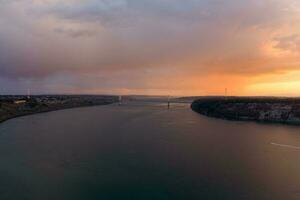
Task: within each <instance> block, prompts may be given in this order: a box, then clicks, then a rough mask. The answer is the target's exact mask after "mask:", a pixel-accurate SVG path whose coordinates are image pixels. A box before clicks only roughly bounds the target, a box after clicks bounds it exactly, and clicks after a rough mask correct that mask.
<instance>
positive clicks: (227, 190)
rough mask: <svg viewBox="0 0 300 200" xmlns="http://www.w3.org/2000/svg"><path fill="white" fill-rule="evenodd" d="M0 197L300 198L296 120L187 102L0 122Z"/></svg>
mask: <svg viewBox="0 0 300 200" xmlns="http://www.w3.org/2000/svg"><path fill="white" fill-rule="evenodd" d="M0 199H1V200H15V199H16V200H23V199H24V200H48V199H49V200H50V199H51V200H53V199H55V200H60V199H61V200H69V199H70V200H77V199H82V200H89V199H91V200H94V199H97V200H98V199H103V200H106V199H107V200H110V199H112V200H114V199H118V200H120V199H130V200H135V199H141V200H147V199H149V200H156V199H158V200H160V199H170V200H173V199H182V200H187V199H188V200H190V199H300V127H292V126H283V125H261V124H256V123H245V122H228V121H222V120H217V119H210V118H206V117H203V116H200V115H198V114H196V113H194V112H193V111H191V110H190V109H189V105H188V104H181V105H180V104H178V105H173V107H172V108H171V110H167V109H166V105H162V104H146V103H129V104H126V105H122V106H121V107H119V106H117V105H109V106H99V107H90V108H77V109H71V110H63V111H57V112H50V113H44V114H38V115H32V116H26V117H22V118H17V119H13V120H10V121H7V122H5V123H3V124H0Z"/></svg>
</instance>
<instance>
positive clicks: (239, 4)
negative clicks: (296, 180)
mask: <svg viewBox="0 0 300 200" xmlns="http://www.w3.org/2000/svg"><path fill="white" fill-rule="evenodd" d="M299 21H300V2H299V1H298V0H285V1H282V0H250V1H246V0H238V1H236V0H229V1H226V2H224V1H210V0H188V1H180V0H154V1H147V0H114V1H108V0H85V1H83V0H68V1H56V0H44V1H41V0H22V1H15V0H10V1H6V0H4V1H0V44H1V45H0V85H2V87H1V88H0V92H1V93H3V94H7V93H16V94H23V93H25V92H26V91H27V89H28V88H31V90H32V92H33V93H36V94H41V93H49V94H51V93H56V94H57V93H71V94H78V93H82V94H146V95H174V96H180V95H224V91H225V88H227V89H228V94H229V95H238V96H268V95H271V96H300V23H299Z"/></svg>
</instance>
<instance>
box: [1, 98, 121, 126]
mask: <svg viewBox="0 0 300 200" xmlns="http://www.w3.org/2000/svg"><path fill="white" fill-rule="evenodd" d="M117 101H118V98H117V97H115V96H97V95H90V96H88V95H40V96H31V97H25V96H0V123H2V122H4V121H7V120H10V119H13V118H17V117H22V116H26V115H33V114H38V113H45V112H52V111H57V110H64V109H71V108H79V107H89V106H100V105H107V104H112V103H115V102H117Z"/></svg>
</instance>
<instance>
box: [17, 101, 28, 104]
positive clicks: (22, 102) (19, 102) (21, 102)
mask: <svg viewBox="0 0 300 200" xmlns="http://www.w3.org/2000/svg"><path fill="white" fill-rule="evenodd" d="M26 102H27V101H26V100H15V101H14V104H24V103H26Z"/></svg>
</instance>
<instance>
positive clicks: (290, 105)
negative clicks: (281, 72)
mask: <svg viewBox="0 0 300 200" xmlns="http://www.w3.org/2000/svg"><path fill="white" fill-rule="evenodd" d="M191 109H192V110H193V111H195V112H197V113H199V114H201V115H204V116H207V117H212V118H218V119H223V120H229V121H251V122H258V123H263V124H285V125H295V126H299V125H300V98H273V97H205V98H201V99H198V100H195V101H194V102H193V103H192V104H191Z"/></svg>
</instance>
